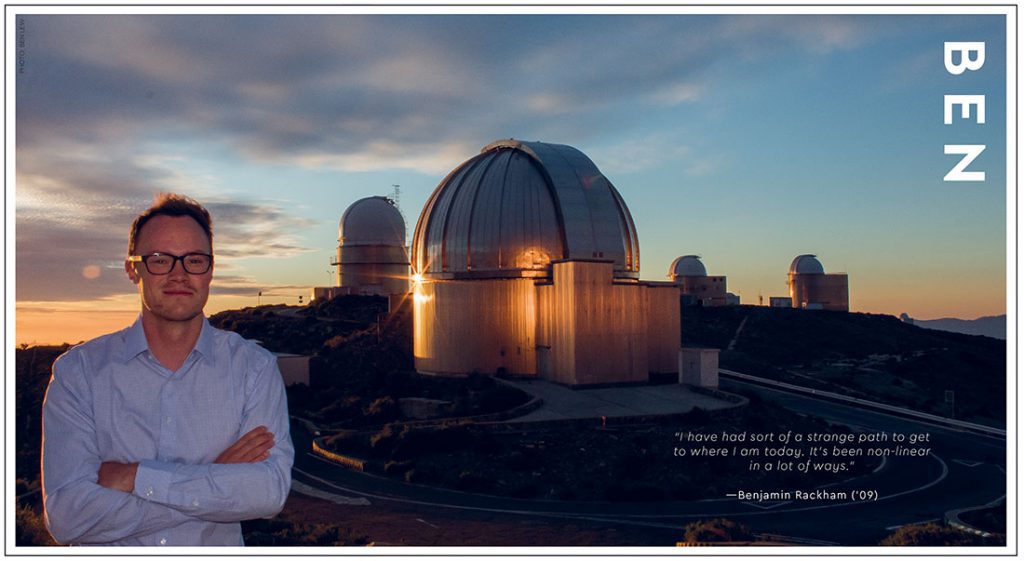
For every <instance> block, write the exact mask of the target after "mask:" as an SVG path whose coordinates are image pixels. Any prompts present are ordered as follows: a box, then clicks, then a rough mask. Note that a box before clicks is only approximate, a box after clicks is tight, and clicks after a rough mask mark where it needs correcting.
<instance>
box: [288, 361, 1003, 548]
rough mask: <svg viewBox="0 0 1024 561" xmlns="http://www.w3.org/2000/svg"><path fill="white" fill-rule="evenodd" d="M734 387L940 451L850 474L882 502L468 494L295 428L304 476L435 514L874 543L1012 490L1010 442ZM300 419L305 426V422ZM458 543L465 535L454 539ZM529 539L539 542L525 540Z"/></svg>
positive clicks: (299, 474) (344, 492)
mask: <svg viewBox="0 0 1024 561" xmlns="http://www.w3.org/2000/svg"><path fill="white" fill-rule="evenodd" d="M723 389H726V390H739V389H743V390H747V391H753V392H756V393H759V394H761V395H762V396H765V397H767V398H769V399H772V400H775V401H777V402H779V403H780V404H782V405H784V406H785V407H787V408H789V409H791V410H793V411H797V412H799V413H804V414H811V415H816V416H819V417H822V418H825V419H827V420H829V421H832V422H837V423H842V424H846V425H851V426H855V427H859V428H862V429H866V430H869V431H889V432H901V433H911V432H921V433H924V432H926V433H929V434H930V435H931V436H930V438H931V441H930V442H931V444H932V452H933V455H932V456H930V457H926V458H891V459H889V460H888V461H886V462H885V464H884V465H883V466H882V467H881V469H879V470H878V471H877V472H876V473H873V474H870V475H869V476H865V477H863V478H860V479H857V480H852V481H849V482H845V483H842V484H839V485H836V486H835V487H833V488H832V489H833V490H836V489H842V490H858V489H859V490H874V491H877V492H878V493H879V495H880V500H878V501H875V502H850V501H821V502H809V501H791V502H781V503H767V504H766V503H760V504H758V503H753V502H749V501H739V500H737V499H733V498H722V499H714V500H706V501H695V502H661V503H607V502H586V503H582V502H561V501H538V500H521V499H509V498H501V497H492V496H485V495H475V494H466V493H460V492H456V491H448V490H443V489H436V488H431V487H424V486H418V485H408V484H404V483H400V482H397V481H394V480H391V479H386V478H383V477H379V476H374V475H370V474H363V473H359V472H355V471H351V470H348V469H346V468H342V467H338V466H335V465H333V464H330V463H328V462H325V461H324V460H322V459H320V458H318V457H316V456H313V455H312V454H306V453H302V452H301V451H302V450H309V449H310V448H309V446H310V437H309V435H306V434H302V433H303V431H302V430H301V429H300V428H296V429H295V431H294V432H295V433H296V434H294V435H293V437H294V438H295V440H296V450H298V451H299V452H297V457H296V472H295V479H296V481H298V482H300V483H301V484H304V485H308V486H310V487H313V488H316V489H318V490H319V491H320V492H323V493H327V494H328V496H331V495H333V496H335V497H337V498H338V499H339V500H347V501H351V500H358V499H360V498H362V499H366V500H368V501H369V502H370V503H372V504H373V505H374V506H375V507H381V506H382V505H388V504H391V505H395V507H396V508H397V507H399V506H400V507H401V508H402V509H404V510H406V511H407V510H408V509H409V508H414V509H416V508H419V509H422V511H423V513H424V515H425V516H427V515H436V514H437V513H438V512H442V511H450V512H455V511H458V513H459V515H460V516H465V515H467V514H472V513H474V512H475V513H480V514H481V515H482V514H484V513H487V516H489V517H490V518H491V519H493V518H494V517H495V516H498V517H502V516H506V517H508V520H509V523H510V524H511V523H516V522H517V521H521V520H522V519H523V517H528V518H529V519H531V520H534V521H536V520H538V519H541V520H543V519H550V520H552V521H554V520H561V521H564V520H566V519H568V520H580V521H588V523H591V524H593V523H597V524H607V525H608V527H609V528H612V527H621V526H623V525H627V526H629V525H634V526H637V525H638V526H649V527H652V528H666V529H680V528H682V527H683V526H685V525H686V524H687V523H688V522H690V521H693V520H695V519H701V518H709V517H714V516H725V517H728V518H731V519H734V520H739V521H743V522H745V523H747V524H748V525H749V526H751V528H753V529H754V530H755V531H756V532H760V533H773V534H780V535H785V536H792V537H797V538H800V539H803V540H806V543H821V544H842V545H874V544H876V543H877V542H878V540H880V539H881V538H882V537H884V536H885V535H887V534H889V533H890V531H891V529H892V528H894V527H896V526H900V525H904V524H909V523H914V522H921V521H927V520H933V519H940V518H942V516H943V515H944V513H945V512H946V511H948V510H953V509H956V508H963V507H969V506H976V505H982V504H986V503H989V502H991V501H993V500H995V499H998V498H999V497H1001V496H1003V495H1004V494H1005V479H1006V475H1005V464H1006V462H1005V441H1003V440H1000V439H995V438H989V437H984V436H978V435H974V434H967V433H963V432H959V431H956V430H951V429H948V428H942V427H935V426H929V425H927V424H924V423H921V422H917V421H912V420H908V419H902V418H896V417H892V416H889V415H886V414H883V413H878V412H873V411H866V410H861V409H855V408H852V407H848V406H845V405H841V404H836V403H829V402H822V401H816V400H814V399H811V398H808V397H803V396H798V395H793V394H787V393H783V392H778V391H775V390H770V389H766V388H760V387H756V386H749V385H746V384H741V383H739V382H733V381H728V382H723ZM295 425H298V423H296V424H295ZM453 545H457V544H453ZM523 545H529V544H523Z"/></svg>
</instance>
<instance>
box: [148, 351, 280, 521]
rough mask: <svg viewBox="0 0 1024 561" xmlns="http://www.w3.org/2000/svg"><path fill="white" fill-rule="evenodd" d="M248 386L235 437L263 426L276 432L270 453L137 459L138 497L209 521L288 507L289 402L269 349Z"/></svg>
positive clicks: (244, 517) (253, 515)
mask: <svg viewBox="0 0 1024 561" xmlns="http://www.w3.org/2000/svg"><path fill="white" fill-rule="evenodd" d="M267 357H268V360H265V361H264V362H263V364H262V366H261V367H260V368H259V370H258V372H256V374H255V375H254V376H252V377H251V378H250V379H249V381H248V383H247V384H246V386H247V387H246V394H247V396H246V403H245V407H244V410H243V418H242V422H241V426H240V427H241V428H240V430H239V433H238V435H237V437H241V436H242V435H244V434H245V433H247V432H249V431H250V430H252V429H254V428H256V427H258V426H261V425H262V426H265V427H267V429H268V430H269V431H270V432H271V433H273V434H274V447H273V448H272V449H271V450H270V457H269V458H268V459H266V460H264V461H262V462H256V463H245V464H200V465H191V464H182V463H175V462H163V461H157V460H143V461H141V462H139V469H138V472H137V474H136V476H135V491H134V495H135V497H138V498H140V499H142V500H144V501H147V502H151V503H154V504H158V505H163V506H167V507H170V508H172V509H174V510H177V511H179V512H181V513H183V514H185V515H188V516H191V517H195V518H199V519H202V520H207V521H210V522H237V521H241V520H249V519H253V518H270V517H273V516H274V515H276V514H277V513H278V512H280V511H281V509H282V508H283V506H284V502H285V499H287V497H288V491H289V489H290V488H291V468H292V462H293V461H294V457H295V450H294V447H293V445H292V440H291V434H290V433H289V424H288V401H287V398H286V394H285V390H284V382H283V381H282V378H281V374H280V372H279V370H278V367H277V362H276V360H274V359H273V358H272V357H270V355H269V353H268V354H267Z"/></svg>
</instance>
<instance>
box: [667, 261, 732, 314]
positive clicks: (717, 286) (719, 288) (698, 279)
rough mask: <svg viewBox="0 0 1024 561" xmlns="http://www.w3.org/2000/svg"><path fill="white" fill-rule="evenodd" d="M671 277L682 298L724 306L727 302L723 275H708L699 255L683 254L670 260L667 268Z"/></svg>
mask: <svg viewBox="0 0 1024 561" xmlns="http://www.w3.org/2000/svg"><path fill="white" fill-rule="evenodd" d="M668 277H669V278H670V279H672V282H674V283H675V284H676V285H677V286H679V292H680V293H681V294H683V296H684V298H688V299H692V301H693V302H695V303H696V302H699V303H700V304H701V305H704V306H725V305H727V304H728V303H729V299H728V296H727V294H728V293H726V291H725V277H724V276H714V277H711V276H708V271H707V269H705V268H704V263H701V261H700V256H699V255H684V256H682V257H679V258H677V259H676V260H675V261H673V262H672V265H670V266H669V268H668Z"/></svg>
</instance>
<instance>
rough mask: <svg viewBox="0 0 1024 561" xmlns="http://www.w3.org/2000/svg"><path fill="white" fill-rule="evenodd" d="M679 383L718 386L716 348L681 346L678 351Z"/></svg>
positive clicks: (707, 386) (703, 386) (704, 386)
mask: <svg viewBox="0 0 1024 561" xmlns="http://www.w3.org/2000/svg"><path fill="white" fill-rule="evenodd" d="M679 383H680V384H691V385H694V386H700V387H702V388H717V387H718V349H700V348H691V347H683V348H682V349H680V351H679Z"/></svg>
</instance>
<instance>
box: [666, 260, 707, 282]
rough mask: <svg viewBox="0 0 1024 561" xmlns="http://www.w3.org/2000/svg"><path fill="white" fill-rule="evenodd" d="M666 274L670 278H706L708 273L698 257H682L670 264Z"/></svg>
mask: <svg viewBox="0 0 1024 561" xmlns="http://www.w3.org/2000/svg"><path fill="white" fill-rule="evenodd" d="M668 274H669V276H670V277H706V276H708V271H707V269H705V268H704V264H703V263H701V262H700V256H699V255H684V256H682V257H678V258H676V260H675V261H673V262H672V265H671V266H670V267H669V268H668Z"/></svg>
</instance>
